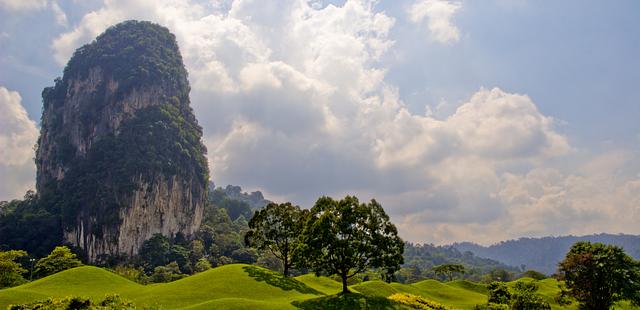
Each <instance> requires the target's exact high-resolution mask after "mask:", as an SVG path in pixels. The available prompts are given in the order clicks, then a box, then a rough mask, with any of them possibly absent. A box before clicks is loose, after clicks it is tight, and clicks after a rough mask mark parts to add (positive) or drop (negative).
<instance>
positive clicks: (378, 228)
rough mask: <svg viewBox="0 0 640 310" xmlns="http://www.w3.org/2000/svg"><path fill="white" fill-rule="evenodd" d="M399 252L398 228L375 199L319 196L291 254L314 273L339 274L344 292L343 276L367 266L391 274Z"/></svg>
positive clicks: (397, 264) (400, 258)
mask: <svg viewBox="0 0 640 310" xmlns="http://www.w3.org/2000/svg"><path fill="white" fill-rule="evenodd" d="M403 252H404V243H403V241H402V239H400V237H398V230H397V229H396V227H395V225H393V224H392V223H391V221H390V220H389V216H388V215H387V214H386V213H385V212H384V209H383V208H382V206H381V205H380V204H379V203H378V202H377V201H375V200H371V202H369V203H367V204H365V203H359V202H358V198H356V197H353V196H347V197H345V198H344V199H342V200H334V199H332V198H330V197H321V198H319V199H318V201H317V202H316V203H315V205H314V206H313V208H311V210H310V214H309V216H308V219H307V221H306V225H305V227H304V229H303V232H302V235H301V242H300V243H299V245H298V246H297V247H296V250H295V257H296V261H297V262H298V263H299V264H302V265H304V266H308V267H310V268H311V269H312V270H313V271H315V273H316V274H321V273H325V274H329V275H333V274H337V275H338V276H340V278H341V279H342V293H348V292H349V289H348V287H347V280H348V279H350V278H351V277H353V276H355V275H357V274H358V273H360V272H363V271H365V270H367V269H369V268H382V269H384V271H385V272H386V273H387V274H389V275H391V274H393V273H394V272H395V271H396V270H398V269H399V268H400V264H402V263H403V256H402V254H403Z"/></svg>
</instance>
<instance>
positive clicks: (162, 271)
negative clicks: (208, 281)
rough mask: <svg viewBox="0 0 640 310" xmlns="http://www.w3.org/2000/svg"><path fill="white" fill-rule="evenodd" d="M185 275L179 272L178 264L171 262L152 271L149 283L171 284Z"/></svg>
mask: <svg viewBox="0 0 640 310" xmlns="http://www.w3.org/2000/svg"><path fill="white" fill-rule="evenodd" d="M184 277H185V275H184V274H182V272H180V267H179V266H178V263H176V262H171V263H169V264H167V265H166V266H158V267H156V268H155V269H153V274H152V275H151V281H152V282H154V283H165V282H172V281H175V280H179V279H182V278H184Z"/></svg>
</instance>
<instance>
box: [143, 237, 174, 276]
mask: <svg viewBox="0 0 640 310" xmlns="http://www.w3.org/2000/svg"><path fill="white" fill-rule="evenodd" d="M170 250H171V245H170V244H169V238H167V237H165V236H163V235H162V234H155V235H153V236H152V237H151V239H149V240H147V241H145V242H144V243H143V244H142V248H140V253H139V254H138V255H139V256H140V258H141V259H142V261H143V262H144V267H145V269H146V270H153V268H155V267H157V266H163V265H166V264H167V263H168V262H169V258H168V256H169V252H170Z"/></svg>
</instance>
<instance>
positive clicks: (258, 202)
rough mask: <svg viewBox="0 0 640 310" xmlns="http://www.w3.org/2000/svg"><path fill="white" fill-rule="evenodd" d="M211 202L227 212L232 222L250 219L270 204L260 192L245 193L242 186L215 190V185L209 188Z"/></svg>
mask: <svg viewBox="0 0 640 310" xmlns="http://www.w3.org/2000/svg"><path fill="white" fill-rule="evenodd" d="M209 201H210V202H211V203H212V204H213V205H215V206H216V207H218V208H222V209H225V210H227V214H228V215H229V217H230V218H231V220H232V221H235V220H236V219H237V218H238V217H240V216H244V217H245V218H247V219H250V218H251V216H253V212H254V211H256V210H259V209H262V208H264V207H265V206H266V205H267V204H269V203H270V201H269V200H266V199H264V196H263V195H262V193H261V192H259V191H256V192H252V193H245V192H242V188H241V187H240V186H234V185H227V186H226V187H225V188H222V187H218V188H215V186H214V184H213V183H211V184H210V188H209Z"/></svg>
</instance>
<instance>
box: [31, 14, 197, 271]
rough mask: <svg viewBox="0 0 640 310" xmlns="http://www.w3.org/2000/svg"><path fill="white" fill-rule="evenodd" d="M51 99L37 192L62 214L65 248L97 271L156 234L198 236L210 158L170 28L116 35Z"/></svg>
mask: <svg viewBox="0 0 640 310" xmlns="http://www.w3.org/2000/svg"><path fill="white" fill-rule="evenodd" d="M42 97H43V104H44V107H43V114H42V127H41V133H40V138H39V140H38V146H37V152H36V165H37V170H38V172H37V185H36V186H37V190H38V194H39V196H40V200H41V201H42V202H43V203H44V204H46V205H47V206H48V209H54V210H57V211H58V212H59V213H60V214H61V218H62V224H63V227H64V240H65V242H68V243H70V244H72V245H75V246H78V247H80V248H82V249H83V250H84V251H85V254H86V255H87V257H88V259H89V260H90V261H92V262H95V261H98V260H101V259H106V258H108V257H114V256H118V257H120V256H132V255H135V254H136V253H137V252H138V250H139V248H140V246H141V245H142V243H143V242H144V241H145V240H146V239H148V238H150V237H151V236H152V235H153V234H155V233H162V234H164V235H171V234H176V233H178V232H180V233H183V234H185V235H190V234H192V233H194V232H195V231H196V229H198V227H199V225H200V222H201V220H202V213H203V209H204V204H205V202H206V194H207V184H208V178H209V176H208V168H207V161H206V157H205V153H206V149H205V147H204V145H203V144H202V142H201V137H202V129H201V128H200V126H198V123H197V121H196V119H195V116H194V115H193V111H192V110H191V108H190V106H189V82H188V80H187V72H186V70H185V68H184V65H183V63H182V57H181V55H180V52H179V50H178V45H177V43H176V40H175V37H174V35H173V34H171V33H170V32H169V31H168V30H167V29H166V28H164V27H162V26H159V25H156V24H152V23H149V22H139V21H127V22H123V23H120V24H118V25H115V26H113V27H110V28H109V29H107V30H106V31H105V32H104V33H103V34H101V35H100V36H98V37H97V38H96V40H94V41H93V42H92V43H90V44H87V45H85V46H83V47H81V48H79V49H78V50H77V51H76V52H75V53H74V55H73V57H72V58H71V60H70V61H69V63H68V64H67V66H66V68H65V69H64V75H63V77H62V78H59V79H56V83H55V86H53V87H48V88H45V89H44V91H43V92H42Z"/></svg>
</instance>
